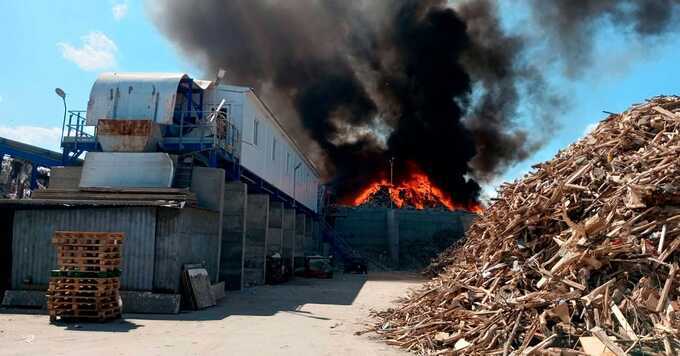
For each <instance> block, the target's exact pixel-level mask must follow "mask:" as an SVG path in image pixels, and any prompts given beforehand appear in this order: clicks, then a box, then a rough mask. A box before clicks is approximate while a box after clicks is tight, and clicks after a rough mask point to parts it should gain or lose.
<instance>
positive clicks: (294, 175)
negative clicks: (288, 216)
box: [293, 162, 302, 207]
mask: <svg viewBox="0 0 680 356" xmlns="http://www.w3.org/2000/svg"><path fill="white" fill-rule="evenodd" d="M300 165H302V162H298V164H297V166H295V168H294V169H293V207H295V205H296V204H295V187H296V183H295V178H297V170H298V169H299V168H300Z"/></svg>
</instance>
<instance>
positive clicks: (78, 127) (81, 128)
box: [61, 108, 241, 157]
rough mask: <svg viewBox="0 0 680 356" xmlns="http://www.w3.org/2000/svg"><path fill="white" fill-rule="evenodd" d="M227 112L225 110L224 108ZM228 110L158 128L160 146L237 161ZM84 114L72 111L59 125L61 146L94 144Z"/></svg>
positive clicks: (237, 137) (94, 130)
mask: <svg viewBox="0 0 680 356" xmlns="http://www.w3.org/2000/svg"><path fill="white" fill-rule="evenodd" d="M224 109H227V108H224ZM228 112H229V111H228V110H220V111H209V112H200V115H197V114H198V113H199V112H197V111H195V110H193V111H191V112H190V113H189V114H191V116H192V118H195V117H197V116H198V117H200V119H195V121H196V122H195V123H191V124H190V123H187V122H186V121H187V120H188V119H182V120H179V124H174V125H168V126H162V127H161V131H162V135H163V139H162V142H161V145H162V146H165V147H166V148H170V147H174V149H173V150H178V151H181V152H187V153H191V152H198V151H208V150H216V149H217V150H223V151H225V152H227V153H229V154H231V155H232V156H234V157H240V154H241V152H240V146H241V145H240V142H241V136H240V132H239V130H238V127H236V126H235V125H234V124H233V122H232V121H231V120H230V119H229V114H228ZM184 114H185V113H183V112H177V113H176V115H179V116H178V117H185V116H184ZM85 115H86V111H84V110H72V111H68V115H66V116H65V117H64V121H63V123H62V128H61V130H62V134H61V143H62V146H63V145H64V143H68V144H69V145H74V146H76V147H78V146H79V144H80V145H82V146H83V147H84V145H86V144H89V145H92V144H96V142H97V127H96V126H88V125H87V120H86V117H85Z"/></svg>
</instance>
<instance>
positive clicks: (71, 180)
mask: <svg viewBox="0 0 680 356" xmlns="http://www.w3.org/2000/svg"><path fill="white" fill-rule="evenodd" d="M82 171H83V167H52V169H50V183H49V185H48V188H50V189H78V184H80V174H81V173H82Z"/></svg>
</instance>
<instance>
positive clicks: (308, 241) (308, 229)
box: [304, 214, 316, 256]
mask: <svg viewBox="0 0 680 356" xmlns="http://www.w3.org/2000/svg"><path fill="white" fill-rule="evenodd" d="M312 221H313V219H312V216H311V215H307V214H305V237H304V247H305V248H304V255H305V256H311V255H316V251H315V249H314V239H313V237H314V236H313V232H312V230H313V227H312Z"/></svg>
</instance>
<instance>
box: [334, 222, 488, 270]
mask: <svg viewBox="0 0 680 356" xmlns="http://www.w3.org/2000/svg"><path fill="white" fill-rule="evenodd" d="M390 214H391V213H390V210H389V209H386V208H341V209H339V211H338V214H337V217H336V231H338V233H339V234H340V235H341V236H342V237H343V238H345V240H346V241H347V242H348V243H349V244H350V245H351V246H352V247H353V248H355V249H356V250H357V251H358V252H359V253H361V254H362V255H364V256H366V257H368V258H369V259H373V260H375V261H376V262H378V263H380V264H383V265H388V266H392V267H395V268H405V269H411V268H417V267H422V266H418V265H419V264H420V265H425V264H426V263H427V262H428V261H429V259H430V258H431V257H433V256H434V255H436V254H437V253H438V252H439V251H441V250H442V249H444V248H446V247H447V246H448V245H450V244H451V243H452V242H453V241H455V240H456V239H458V238H461V237H462V236H463V235H464V232H465V228H466V226H469V223H470V222H471V221H472V219H473V218H474V216H475V215H474V214H470V213H466V212H449V211H436V210H409V209H394V210H393V214H394V217H391V216H390Z"/></svg>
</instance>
